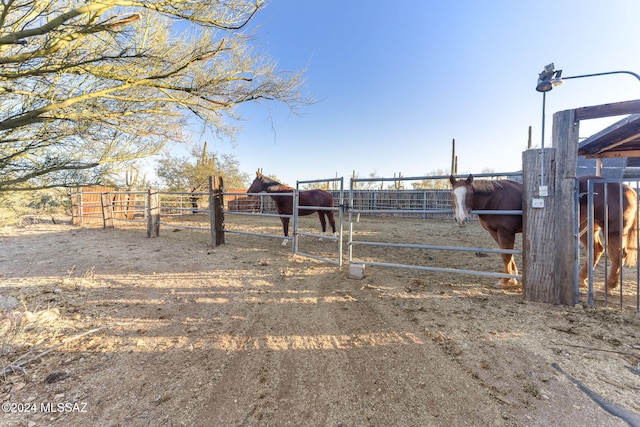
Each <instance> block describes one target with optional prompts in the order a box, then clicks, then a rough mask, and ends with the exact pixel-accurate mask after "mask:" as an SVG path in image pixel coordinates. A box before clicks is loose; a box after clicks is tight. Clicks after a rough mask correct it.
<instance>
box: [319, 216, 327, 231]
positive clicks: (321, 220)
mask: <svg viewBox="0 0 640 427" xmlns="http://www.w3.org/2000/svg"><path fill="white" fill-rule="evenodd" d="M318 218H320V225H321V226H322V232H323V233H326V232H327V220H326V219H325V218H324V211H318Z"/></svg>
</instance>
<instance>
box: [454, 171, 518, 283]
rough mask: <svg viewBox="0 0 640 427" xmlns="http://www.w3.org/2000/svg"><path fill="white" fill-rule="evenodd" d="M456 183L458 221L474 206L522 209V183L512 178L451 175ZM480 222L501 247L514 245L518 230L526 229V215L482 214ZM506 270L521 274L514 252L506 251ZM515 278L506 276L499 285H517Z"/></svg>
mask: <svg viewBox="0 0 640 427" xmlns="http://www.w3.org/2000/svg"><path fill="white" fill-rule="evenodd" d="M449 181H450V182H451V185H452V190H451V192H452V205H453V213H454V218H455V220H456V222H457V223H458V225H464V223H465V222H466V221H467V220H468V219H469V214H470V211H471V210H522V184H520V183H519V182H515V181H509V180H498V181H489V180H474V179H473V175H469V176H468V177H467V179H456V178H455V177H454V176H453V175H451V176H450V177H449ZM478 220H479V221H480V225H482V227H483V228H484V229H485V230H487V231H488V232H489V234H491V237H493V239H494V240H495V241H496V242H497V243H498V246H500V249H513V247H514V244H515V240H516V233H522V215H519V214H518V215H514V214H511V215H493V214H492V215H489V214H486V215H483V214H478ZM502 261H503V262H504V272H505V273H506V274H513V275H517V274H518V268H517V267H516V262H515V260H514V258H513V254H502ZM517 284H518V281H517V280H516V279H515V278H502V279H500V281H499V282H498V284H497V285H496V287H499V288H507V287H510V286H514V285H517Z"/></svg>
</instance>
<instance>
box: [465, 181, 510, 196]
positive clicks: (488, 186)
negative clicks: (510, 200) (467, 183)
mask: <svg viewBox="0 0 640 427" xmlns="http://www.w3.org/2000/svg"><path fill="white" fill-rule="evenodd" d="M471 187H472V188H473V191H474V192H476V193H491V192H493V191H495V190H497V189H499V188H502V187H503V185H502V183H501V182H500V180H488V179H480V180H477V181H473V182H472V183H471Z"/></svg>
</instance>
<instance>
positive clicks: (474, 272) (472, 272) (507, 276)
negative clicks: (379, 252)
mask: <svg viewBox="0 0 640 427" xmlns="http://www.w3.org/2000/svg"><path fill="white" fill-rule="evenodd" d="M351 264H365V265H373V266H378V267H393V268H409V269H413V270H426V271H434V272H438V273H459V274H469V275H475V276H485V277H498V278H504V279H522V275H521V274H506V273H490V272H488V271H479V270H462V269H458V268H445V267H430V266H425V265H411V264H394V263H388V262H376V261H364V260H357V259H354V260H352V261H351Z"/></svg>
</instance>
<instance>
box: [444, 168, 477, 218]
mask: <svg viewBox="0 0 640 427" xmlns="http://www.w3.org/2000/svg"><path fill="white" fill-rule="evenodd" d="M449 182H451V206H452V207H453V218H454V219H455V221H456V223H457V224H458V225H460V226H462V225H464V224H465V223H466V222H467V221H468V220H469V218H470V212H471V203H472V200H473V187H472V186H471V183H472V182H473V175H471V174H469V176H468V177H467V179H464V180H463V179H456V178H455V177H454V176H453V175H451V176H450V177H449Z"/></svg>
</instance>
